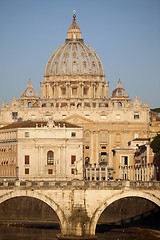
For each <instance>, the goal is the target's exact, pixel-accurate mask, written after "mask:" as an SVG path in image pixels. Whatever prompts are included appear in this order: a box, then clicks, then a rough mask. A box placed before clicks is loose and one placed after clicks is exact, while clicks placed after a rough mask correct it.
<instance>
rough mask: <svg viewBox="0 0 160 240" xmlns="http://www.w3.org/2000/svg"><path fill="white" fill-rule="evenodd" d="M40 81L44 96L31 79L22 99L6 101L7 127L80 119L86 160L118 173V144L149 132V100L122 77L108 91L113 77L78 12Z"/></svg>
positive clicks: (1, 114)
mask: <svg viewBox="0 0 160 240" xmlns="http://www.w3.org/2000/svg"><path fill="white" fill-rule="evenodd" d="M40 85H41V96H40V97H39V96H38V93H37V91H36V90H35V89H34V88H33V86H32V82H31V81H29V82H28V86H27V88H26V89H25V90H24V91H23V93H22V95H21V98H20V99H17V98H16V97H15V98H13V99H12V101H11V102H10V103H9V104H7V105H6V104H5V102H4V101H3V103H2V108H1V109H0V125H1V127H3V126H5V125H7V124H10V123H12V122H17V121H28V120H29V119H30V120H37V121H38V120H43V121H44V120H48V119H51V120H54V121H62V120H63V121H64V122H65V123H71V124H76V125H77V126H79V127H81V128H82V129H83V148H84V151H83V164H84V166H85V167H86V168H97V169H98V168H99V169H101V168H103V169H105V171H106V172H107V173H106V175H105V176H106V177H110V176H113V175H114V174H113V173H114V172H115V171H117V169H118V166H119V162H117V161H115V162H114V155H113V150H114V148H116V147H122V148H124V149H125V148H126V147H127V146H128V142H129V141H131V140H133V139H135V138H148V137H149V124H150V109H149V107H148V103H147V102H146V103H145V104H143V103H142V102H141V101H140V99H139V98H138V97H135V98H134V99H133V101H132V100H131V99H130V98H129V95H128V93H127V91H126V90H125V89H123V87H122V83H121V81H120V79H119V81H118V84H117V87H116V88H115V89H114V90H113V92H112V94H111V97H109V96H108V90H109V83H108V81H106V80H105V73H104V69H103V65H102V63H101V60H100V58H99V57H98V55H97V53H96V52H95V51H94V50H93V49H92V48H91V47H90V46H88V45H87V44H85V43H84V41H83V39H82V38H81V32H80V27H79V26H78V25H77V23H76V16H75V14H74V15H73V22H72V24H71V26H70V27H69V30H68V37H67V39H66V40H65V43H64V44H62V45H61V46H60V47H58V48H57V49H56V50H55V51H54V52H53V53H52V55H51V57H50V59H49V60H48V62H47V65H46V69H45V74H44V82H41V83H40ZM42 144H43V143H42ZM121 154H122V155H124V153H121ZM128 157H129V158H131V157H130V156H129V155H128ZM133 161H134V160H133V159H132V158H131V159H130V160H129V162H133ZM103 175H104V174H103Z"/></svg>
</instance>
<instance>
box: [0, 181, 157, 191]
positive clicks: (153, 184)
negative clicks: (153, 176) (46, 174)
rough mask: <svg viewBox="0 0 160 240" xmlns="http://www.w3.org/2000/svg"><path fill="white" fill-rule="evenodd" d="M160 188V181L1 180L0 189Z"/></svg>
mask: <svg viewBox="0 0 160 240" xmlns="http://www.w3.org/2000/svg"><path fill="white" fill-rule="evenodd" d="M15 188H17V189H28V190H32V189H33V190H34V189H71V188H73V189H82V190H85V189H96V190H102V189H113V190H120V189H125V190H127V189H137V190H138V189H139V190H140V189H142V190H143V189H152V190H153V189H157V190H159V189H160V182H159V181H146V182H144V181H83V180H72V181H1V182H0V189H1V190H2V189H15Z"/></svg>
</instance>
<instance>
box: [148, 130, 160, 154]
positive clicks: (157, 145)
mask: <svg viewBox="0 0 160 240" xmlns="http://www.w3.org/2000/svg"><path fill="white" fill-rule="evenodd" d="M150 147H151V148H152V149H153V152H154V153H157V154H158V155H160V134H159V135H157V136H156V137H155V138H154V139H153V141H152V142H151V144H150Z"/></svg>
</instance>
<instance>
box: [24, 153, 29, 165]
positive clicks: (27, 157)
mask: <svg viewBox="0 0 160 240" xmlns="http://www.w3.org/2000/svg"><path fill="white" fill-rule="evenodd" d="M25 164H29V155H25Z"/></svg>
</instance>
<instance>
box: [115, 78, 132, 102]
mask: <svg viewBox="0 0 160 240" xmlns="http://www.w3.org/2000/svg"><path fill="white" fill-rule="evenodd" d="M111 97H112V98H115V97H116V98H123V97H125V98H128V97H129V96H128V93H127V91H126V90H125V89H124V88H122V83H121V80H120V79H119V81H118V84H117V88H116V89H114V90H113V92H112V96H111Z"/></svg>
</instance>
